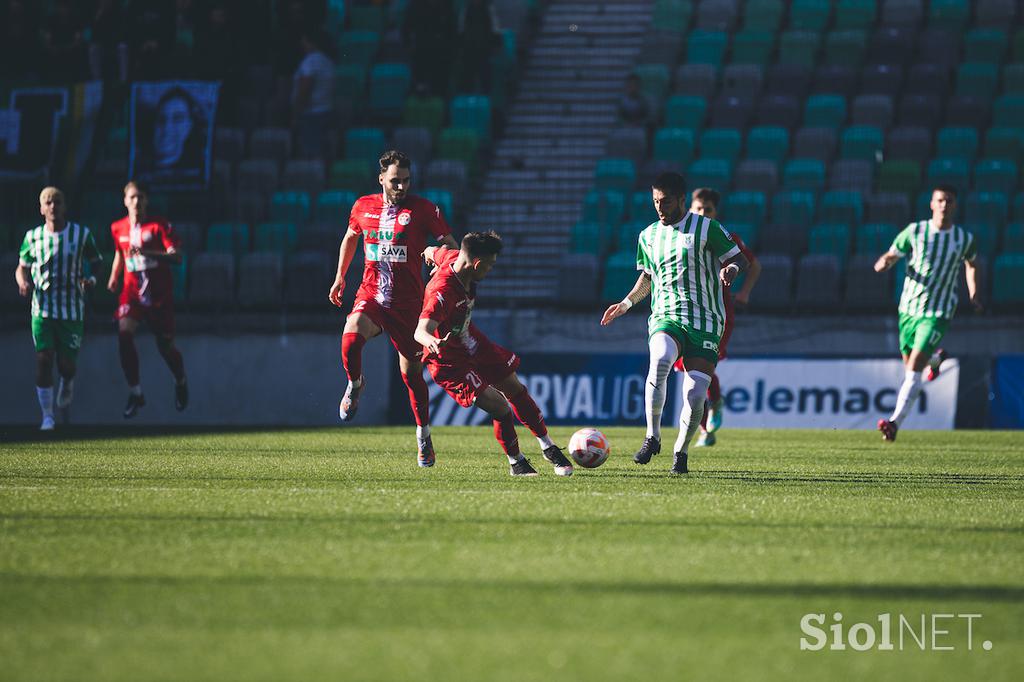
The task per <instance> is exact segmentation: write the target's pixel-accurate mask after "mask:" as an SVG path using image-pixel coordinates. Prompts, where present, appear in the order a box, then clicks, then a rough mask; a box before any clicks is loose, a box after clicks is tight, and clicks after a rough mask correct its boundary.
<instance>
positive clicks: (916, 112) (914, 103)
mask: <svg viewBox="0 0 1024 682" xmlns="http://www.w3.org/2000/svg"><path fill="white" fill-rule="evenodd" d="M907 80H908V81H910V80H911V79H910V78H908V79H907ZM941 115H942V108H941V104H940V102H939V98H938V97H937V96H936V95H924V94H905V95H903V96H902V97H900V100H899V104H898V106H897V107H896V122H897V123H898V124H899V125H904V126H922V127H924V128H927V129H928V130H931V129H932V128H934V127H935V125H936V124H937V123H938V122H939V119H940V118H941Z"/></svg>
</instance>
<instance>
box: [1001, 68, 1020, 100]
mask: <svg viewBox="0 0 1024 682" xmlns="http://www.w3.org/2000/svg"><path fill="white" fill-rule="evenodd" d="M1002 90H1003V93H1004V94H1007V95H1024V62H1017V63H1014V64H1006V65H1005V66H1004V67H1003V87H1002Z"/></svg>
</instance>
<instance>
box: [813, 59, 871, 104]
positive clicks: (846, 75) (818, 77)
mask: <svg viewBox="0 0 1024 682" xmlns="http://www.w3.org/2000/svg"><path fill="white" fill-rule="evenodd" d="M859 74H860V71H859V70H857V69H854V68H851V67H849V66H840V65H838V64H822V65H821V66H818V67H817V68H816V69H814V78H813V80H812V82H811V94H812V95H839V96H840V97H842V98H844V99H846V100H850V99H852V98H853V97H854V96H855V95H856V94H857V80H858V77H859Z"/></svg>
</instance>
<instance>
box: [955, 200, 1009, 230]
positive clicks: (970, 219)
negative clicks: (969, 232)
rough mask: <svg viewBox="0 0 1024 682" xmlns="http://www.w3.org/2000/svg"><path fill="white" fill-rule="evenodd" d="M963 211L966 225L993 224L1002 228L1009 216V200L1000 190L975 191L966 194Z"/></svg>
mask: <svg viewBox="0 0 1024 682" xmlns="http://www.w3.org/2000/svg"><path fill="white" fill-rule="evenodd" d="M966 203H967V207H966V210H965V212H964V218H965V222H966V223H967V224H968V225H978V224H985V225H993V226H995V227H997V228H1002V226H1003V225H1005V224H1006V221H1007V220H1008V219H1009V217H1010V202H1009V200H1008V199H1007V198H1006V194H1004V193H1002V192H985V191H975V192H971V193H970V194H968V195H967V202H966Z"/></svg>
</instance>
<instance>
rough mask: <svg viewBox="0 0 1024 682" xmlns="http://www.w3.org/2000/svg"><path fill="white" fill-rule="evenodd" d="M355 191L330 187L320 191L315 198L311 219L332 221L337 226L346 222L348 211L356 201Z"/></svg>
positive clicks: (323, 221)
mask: <svg viewBox="0 0 1024 682" xmlns="http://www.w3.org/2000/svg"><path fill="white" fill-rule="evenodd" d="M357 198H358V197H357V196H356V194H355V192H348V191H345V190H338V189H331V190H327V191H324V192H320V194H319V195H318V196H317V199H316V208H315V210H314V212H313V220H315V221H316V222H320V223H333V224H335V225H339V226H346V225H347V224H348V216H349V212H350V211H351V210H352V205H353V204H355V203H356V199H357Z"/></svg>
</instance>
